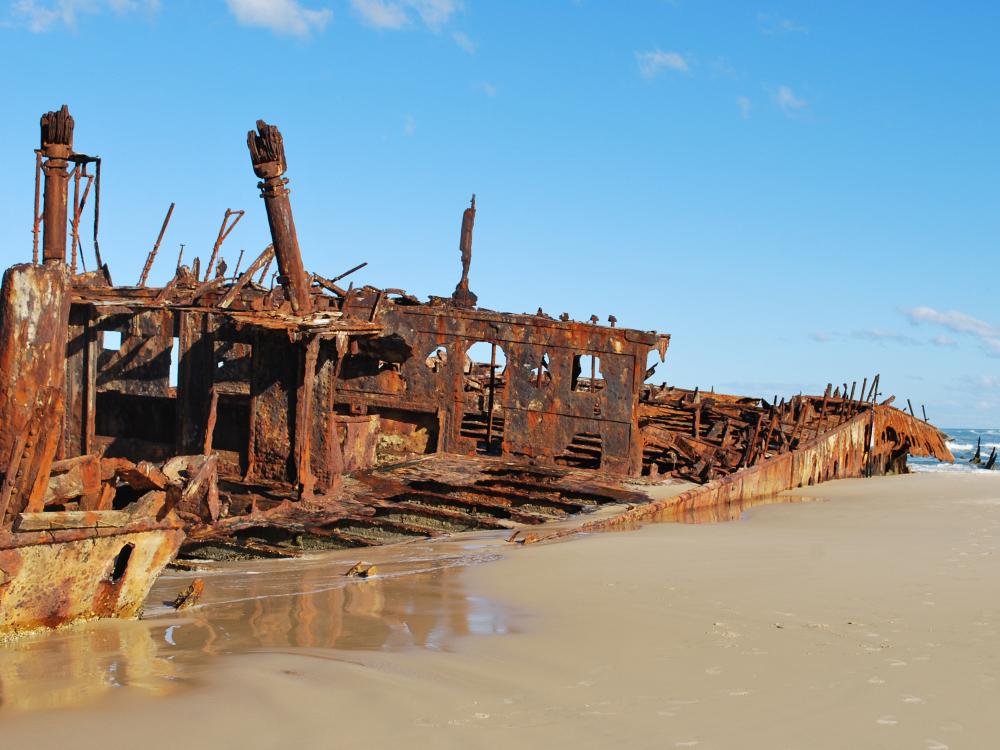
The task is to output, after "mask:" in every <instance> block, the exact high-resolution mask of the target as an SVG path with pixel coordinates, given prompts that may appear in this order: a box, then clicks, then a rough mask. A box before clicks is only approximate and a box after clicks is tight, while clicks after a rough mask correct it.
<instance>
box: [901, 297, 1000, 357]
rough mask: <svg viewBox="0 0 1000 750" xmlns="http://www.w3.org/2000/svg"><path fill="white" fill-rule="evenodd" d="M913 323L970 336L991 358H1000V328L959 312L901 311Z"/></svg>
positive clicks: (915, 308)
mask: <svg viewBox="0 0 1000 750" xmlns="http://www.w3.org/2000/svg"><path fill="white" fill-rule="evenodd" d="M900 312H901V313H902V314H903V315H905V316H906V317H907V318H908V319H909V320H910V322H911V323H913V324H914V325H921V324H923V323H929V324H931V325H939V326H941V327H943V328H945V329H947V330H949V331H951V332H952V333H962V334H968V335H970V336H972V337H973V338H975V339H977V340H978V341H979V343H980V345H981V346H982V348H983V350H984V351H985V352H986V353H987V354H989V355H990V356H991V357H1000V327H997V326H995V325H993V324H991V323H987V322H986V321H985V320H980V319H979V318H976V317H973V316H972V315H969V314H968V313H964V312H961V311H959V310H944V311H941V310H936V309H934V308H933V307H926V306H922V307H907V308H903V309H901V310H900Z"/></svg>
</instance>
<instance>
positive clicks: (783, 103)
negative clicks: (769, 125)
mask: <svg viewBox="0 0 1000 750" xmlns="http://www.w3.org/2000/svg"><path fill="white" fill-rule="evenodd" d="M773 96H774V103H775V104H777V105H778V108H779V109H780V110H781V111H782V112H784V113H785V114H794V113H795V112H801V111H802V110H804V109H805V108H806V107H808V106H809V102H807V101H806V100H805V99H803V98H802V97H801V96H798V95H797V94H796V93H795V92H794V91H792V89H791V87H789V86H785V85H784V84H782V85H781V86H778V88H776V89H775V90H774V94H773Z"/></svg>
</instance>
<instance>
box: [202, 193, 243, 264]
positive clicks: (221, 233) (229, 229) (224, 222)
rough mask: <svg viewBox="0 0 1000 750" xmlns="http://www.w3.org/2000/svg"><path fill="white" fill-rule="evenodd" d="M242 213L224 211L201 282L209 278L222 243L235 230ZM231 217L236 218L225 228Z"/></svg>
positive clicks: (228, 209)
mask: <svg viewBox="0 0 1000 750" xmlns="http://www.w3.org/2000/svg"><path fill="white" fill-rule="evenodd" d="M244 213H245V211H239V210H237V211H233V210H232V209H231V208H227V209H226V214H225V216H223V218H222V226H220V227H219V234H218V236H217V237H216V238H215V245H214V246H213V247H212V255H211V257H210V258H209V259H208V265H207V266H206V267H205V278H204V279H203V281H208V280H209V279H210V278H211V276H212V269H213V268H215V259H216V258H217V257H219V250H220V249H221V248H222V243H223V242H225V241H226V238H227V237H228V236H229V233H230V232H232V231H233V229H235V228H236V225H237V224H239V223H240V219H242V218H243V214H244ZM232 216H235V217H236V218H235V219H233V223H232V224H229V226H228V227H227V226H226V225H227V224H228V223H229V219H230V217H232ZM240 257H241V258H242V257H243V255H242V253H241V254H240Z"/></svg>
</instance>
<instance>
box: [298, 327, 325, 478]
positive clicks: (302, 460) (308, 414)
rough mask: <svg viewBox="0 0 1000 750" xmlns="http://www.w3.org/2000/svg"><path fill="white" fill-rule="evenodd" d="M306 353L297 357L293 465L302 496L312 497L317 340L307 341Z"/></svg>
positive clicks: (314, 338) (317, 359)
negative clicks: (297, 379) (297, 376)
mask: <svg viewBox="0 0 1000 750" xmlns="http://www.w3.org/2000/svg"><path fill="white" fill-rule="evenodd" d="M304 349H305V351H304V352H302V356H301V357H300V358H299V368H300V372H299V387H298V393H297V394H296V398H295V428H294V429H295V466H296V477H295V478H296V481H297V482H298V485H299V492H300V494H301V496H302V497H308V496H310V495H312V493H313V489H314V488H315V486H316V477H315V476H314V475H313V472H312V466H311V459H312V413H313V392H314V390H315V383H316V363H317V362H318V361H319V338H318V337H317V336H309V337H307V338H306V342H305V347H304Z"/></svg>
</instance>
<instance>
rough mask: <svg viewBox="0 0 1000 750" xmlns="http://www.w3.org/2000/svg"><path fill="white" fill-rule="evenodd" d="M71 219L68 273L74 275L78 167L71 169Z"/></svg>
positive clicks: (78, 188) (77, 221)
mask: <svg viewBox="0 0 1000 750" xmlns="http://www.w3.org/2000/svg"><path fill="white" fill-rule="evenodd" d="M72 174H73V218H72V219H71V220H70V226H71V227H72V230H71V232H70V238H69V242H70V265H69V271H70V273H71V274H73V275H74V276H75V275H76V246H77V242H78V240H79V239H80V237H79V231H80V210H79V206H80V165H79V164H77V165H76V166H74V167H73V173H72Z"/></svg>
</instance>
